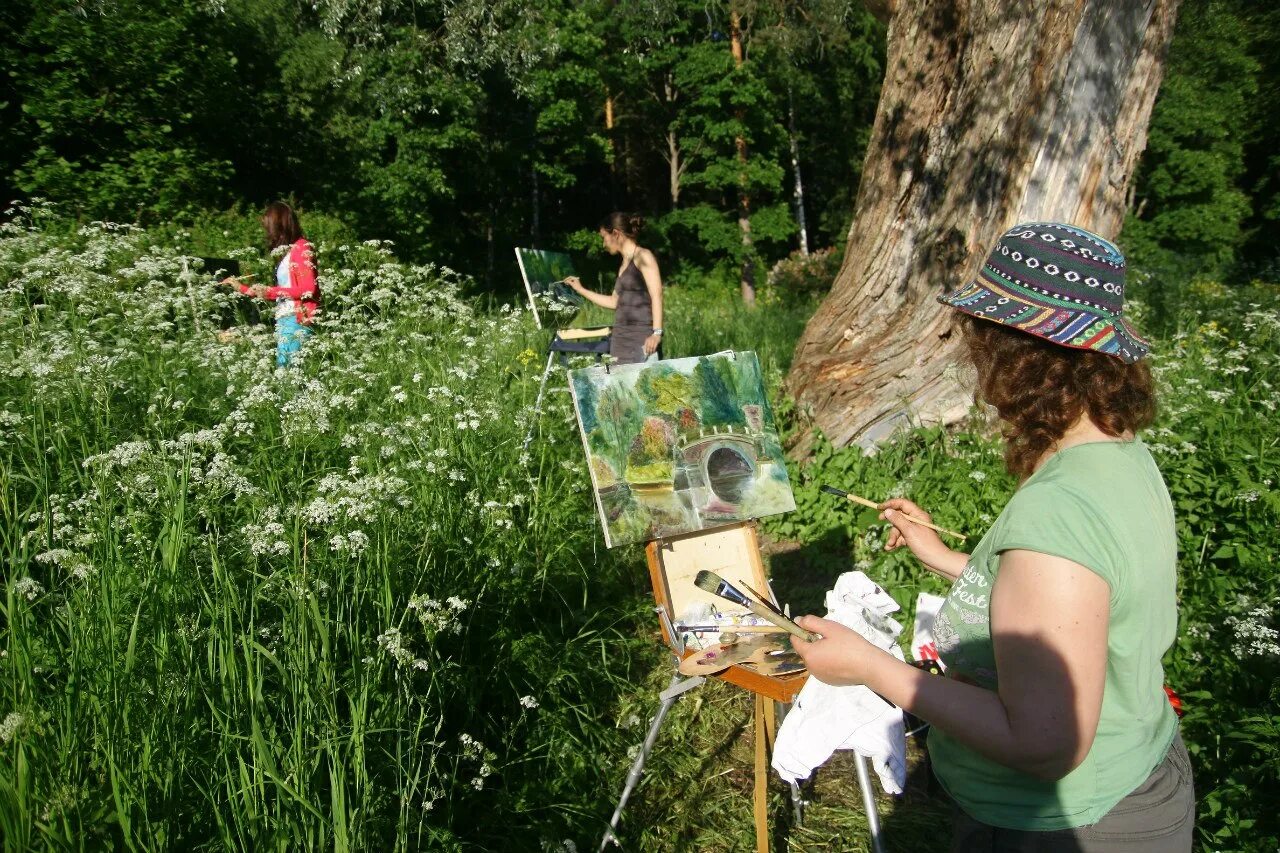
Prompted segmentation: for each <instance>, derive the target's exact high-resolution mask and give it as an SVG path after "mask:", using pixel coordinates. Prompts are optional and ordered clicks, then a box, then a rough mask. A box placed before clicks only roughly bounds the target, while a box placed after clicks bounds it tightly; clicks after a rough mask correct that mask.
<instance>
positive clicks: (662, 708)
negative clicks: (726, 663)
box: [600, 673, 680, 853]
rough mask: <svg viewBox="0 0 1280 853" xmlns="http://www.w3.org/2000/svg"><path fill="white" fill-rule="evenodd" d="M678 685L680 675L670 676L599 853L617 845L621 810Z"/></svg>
mask: <svg viewBox="0 0 1280 853" xmlns="http://www.w3.org/2000/svg"><path fill="white" fill-rule="evenodd" d="M679 683H680V675H679V673H677V674H676V675H673V676H671V686H670V687H668V688H667V691H668V692H667V697H666V698H665V699H663V700H662V704H661V705H659V706H658V713H656V714H654V716H653V723H652V724H651V725H650V726H649V734H648V735H646V736H645V739H644V745H643V746H642V747H640V754H639V755H637V756H636V760H635V761H634V762H632V764H631V770H630V772H628V773H627V782H626V784H625V785H623V786H622V796H620V797H619V798H618V807H617V808H616V809H614V810H613V817H611V818H609V828H608V829H606V830H605V831H604V838H602V839H600V853H604V850H605V848H606V847H608V846H609V842H610V841H612V842H613V843H615V844H616V843H617V841H618V839H617V838H616V837H615V836H614V834H613V831H614V830H615V829H617V828H618V821H619V820H621V819H622V810H623V809H624V808H625V807H626V805H627V800H628V798H630V797H631V792H632V791H633V790H635V787H636V785H637V784H639V782H640V776H641V774H642V773H644V762H645V759H647V758H648V757H649V752H650V751H651V750H652V749H653V744H654V743H655V742H656V741H657V740H658V730H659V729H660V728H662V720H663V718H664V717H666V716H667V711H670V710H671V706H672V705H674V704H675V703H676V700H677V699H679V698H680V694H679V693H676V694H674V695H672V694H671V693H670V692H669V691H670V690H671V688H672V687H675V686H676V685H677V684H679Z"/></svg>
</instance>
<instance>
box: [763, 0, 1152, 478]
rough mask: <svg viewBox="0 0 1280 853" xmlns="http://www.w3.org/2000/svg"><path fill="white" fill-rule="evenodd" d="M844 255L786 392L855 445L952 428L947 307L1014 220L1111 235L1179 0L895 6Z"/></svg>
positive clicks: (962, 1)
mask: <svg viewBox="0 0 1280 853" xmlns="http://www.w3.org/2000/svg"><path fill="white" fill-rule="evenodd" d="M881 5H882V6H884V7H885V10H886V11H888V13H889V14H890V19H889V42H888V56H887V59H886V65H885V67H886V74H885V80H884V86H883V89H882V90H881V94H880V105H879V107H878V109H877V112H876V120H875V127H874V129H873V133H872V139H871V143H870V145H869V146H868V149H867V157H866V162H865V165H864V167H863V173H862V183H861V185H860V187H859V189H858V200H857V203H856V207H855V216H854V223H853V227H852V228H851V229H850V232H849V237H848V244H847V250H846V253H845V259H844V265H843V266H842V267H841V269H840V273H839V275H837V277H836V280H835V283H834V284H833V285H832V288H831V293H830V295H829V296H828V297H827V299H826V300H825V301H824V302H823V303H822V305H821V307H820V308H819V309H818V311H817V313H816V314H815V315H814V316H813V318H812V319H811V320H810V321H809V324H808V326H807V327H806V329H805V331H804V334H803V335H802V336H801V338H800V342H799V344H798V345H797V347H796V354H795V358H794V360H793V362H792V367H791V373H790V374H789V376H788V377H787V385H788V388H789V390H790V391H791V393H792V394H793V395H794V396H795V398H796V400H797V401H798V402H799V404H800V410H801V412H802V413H805V412H807V413H808V414H809V415H810V416H811V421H810V427H809V429H808V430H806V431H805V433H804V434H803V435H801V436H800V438H799V440H798V444H797V447H796V448H794V449H795V450H796V451H798V452H801V453H803V452H805V451H806V450H807V449H808V447H809V446H810V445H811V443H812V440H813V438H814V429H819V430H821V431H822V432H823V433H824V434H825V435H826V436H827V437H828V438H829V439H830V440H831V441H832V442H833V443H834V444H836V445H837V446H844V445H848V444H854V443H856V444H859V445H861V446H864V447H868V446H870V445H872V444H874V443H875V442H876V441H878V440H880V439H882V438H884V437H885V436H887V435H888V434H890V433H891V432H893V431H895V430H897V429H899V428H901V427H903V426H907V425H911V424H917V423H922V422H923V423H927V422H934V423H936V422H940V421H941V422H949V421H953V420H956V419H958V418H959V417H961V416H963V414H964V413H965V412H966V411H967V409H968V401H969V395H968V393H967V392H966V391H965V390H963V389H962V388H961V386H960V384H959V383H958V382H957V381H956V379H955V372H954V371H946V370H945V368H946V367H947V365H949V364H951V363H952V362H953V360H954V356H955V349H956V345H957V343H958V340H957V337H958V336H955V335H953V334H952V328H953V322H954V312H952V311H950V310H948V309H945V308H943V307H942V306H940V305H938V304H936V303H935V302H934V297H935V296H936V295H937V294H939V293H942V292H943V291H944V290H947V289H950V288H953V287H955V286H956V285H958V284H960V283H961V282H963V281H966V280H968V279H970V278H972V277H973V276H974V275H976V273H977V271H978V269H979V268H980V267H981V264H982V261H983V260H984V258H985V256H986V252H987V251H988V250H989V249H990V247H991V245H992V244H993V243H994V241H995V239H996V238H997V237H998V236H999V235H1000V234H1001V233H1002V232H1003V231H1004V230H1005V229H1006V228H1008V227H1009V226H1011V225H1014V224H1015V223H1017V222H1022V221H1034V220H1062V221H1067V222H1073V223H1075V224H1077V225H1081V226H1083V227H1086V228H1089V229H1092V230H1094V231H1097V232H1099V233H1101V234H1102V235H1103V236H1109V237H1114V236H1115V235H1116V233H1117V232H1118V231H1119V230H1120V226H1121V223H1122V221H1123V217H1124V205H1125V190H1126V186H1127V184H1128V181H1129V178H1130V175H1131V174H1132V173H1133V169H1134V166H1135V165H1136V163H1137V160H1138V156H1139V155H1140V154H1141V152H1142V149H1143V148H1144V147H1145V146H1146V128H1147V120H1148V118H1149V117H1150V114H1151V104H1152V102H1153V101H1154V99H1155V96H1156V90H1157V89H1158V88H1159V85H1160V78H1161V74H1162V71H1163V62H1164V54H1165V48H1166V47H1167V45H1168V42H1169V38H1170V36H1171V35H1172V32H1173V21H1174V13H1175V7H1176V6H1177V0H1041V2H1036V3H1025V2H1021V3H1015V2H1011V1H1010V0H901V2H897V3H894V2H892V0H890V2H888V3H887V4H886V3H885V2H881Z"/></svg>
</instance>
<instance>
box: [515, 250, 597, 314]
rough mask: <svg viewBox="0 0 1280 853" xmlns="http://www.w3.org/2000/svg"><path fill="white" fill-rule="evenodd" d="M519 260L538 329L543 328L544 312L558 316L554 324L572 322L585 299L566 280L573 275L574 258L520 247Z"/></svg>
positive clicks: (558, 253) (560, 253)
mask: <svg viewBox="0 0 1280 853" xmlns="http://www.w3.org/2000/svg"><path fill="white" fill-rule="evenodd" d="M516 263H517V264H519V266H520V277H521V278H522V279H524V291H525V294H526V295H528V297H529V308H530V310H532V311H533V322H534V323H536V324H537V326H538V328H539V329H541V328H543V324H542V321H543V319H544V318H543V313H548V314H550V315H553V316H555V317H557V318H558V319H557V321H556V322H555V323H553V325H556V326H560V325H565V326H567V325H569V323H570V322H571V321H572V318H573V316H574V315H575V314H577V312H578V309H579V308H581V307H582V302H583V299H582V297H581V296H579V295H578V294H576V293H574V292H573V289H572V288H570V287H569V285H567V284H565V283H564V280H565V279H566V278H568V277H569V276H571V275H573V274H574V270H573V260H572V259H571V258H570V257H569V256H568V255H566V254H564V253H563V252H550V251H547V250H545V249H525V248H522V247H519V246H517V247H516ZM539 309H541V310H539Z"/></svg>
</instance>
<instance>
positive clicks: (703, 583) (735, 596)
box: [693, 569, 821, 643]
mask: <svg viewBox="0 0 1280 853" xmlns="http://www.w3.org/2000/svg"><path fill="white" fill-rule="evenodd" d="M693 583H694V585H695V586H696V587H698V589H700V590H703V591H705V592H709V593H711V594H712V595H718V596H720V597H721V598H724V599H727V600H729V601H732V602H733V603H734V604H739V605H741V606H743V607H745V608H747V609H748V610H750V611H751V612H752V613H754V614H756V615H757V616H759V617H760V618H761V619H768V620H769V621H770V622H772V623H773V624H775V625H777V626H778V627H779V628H783V629H785V630H786V631H788V632H790V633H792V634H795V635H796V636H797V637H799V638H800V639H802V640H808V641H809V642H811V643H812V642H813V641H814V640H819V639H821V637H819V636H818V635H817V634H815V633H813V632H812V631H806V630H805V629H804V628H801V627H800V626H799V625H797V624H796V623H795V622H793V621H791V620H790V619H788V618H787V617H786V616H783V615H782V614H781V613H777V612H775V611H774V610H773V608H771V607H769V606H768V605H766V604H762V603H761V602H759V601H756V600H755V599H752V598H748V597H747V596H746V595H744V594H743V593H742V591H741V590H739V589H738V588H737V587H736V586H734V585H733V584H731V583H729V582H728V581H727V580H725V579H724V578H722V577H720V576H719V575H718V574H716V573H715V572H708V571H706V570H705V569H704V570H703V571H700V572H698V576H697V577H696V578H694V579H693Z"/></svg>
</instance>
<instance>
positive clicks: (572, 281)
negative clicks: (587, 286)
mask: <svg viewBox="0 0 1280 853" xmlns="http://www.w3.org/2000/svg"><path fill="white" fill-rule="evenodd" d="M564 283H565V284H567V285H569V286H570V287H571V288H573V289H574V290H577V291H581V290H582V279H580V278H578V277H577V276H576V275H567V276H565V277H564Z"/></svg>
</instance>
